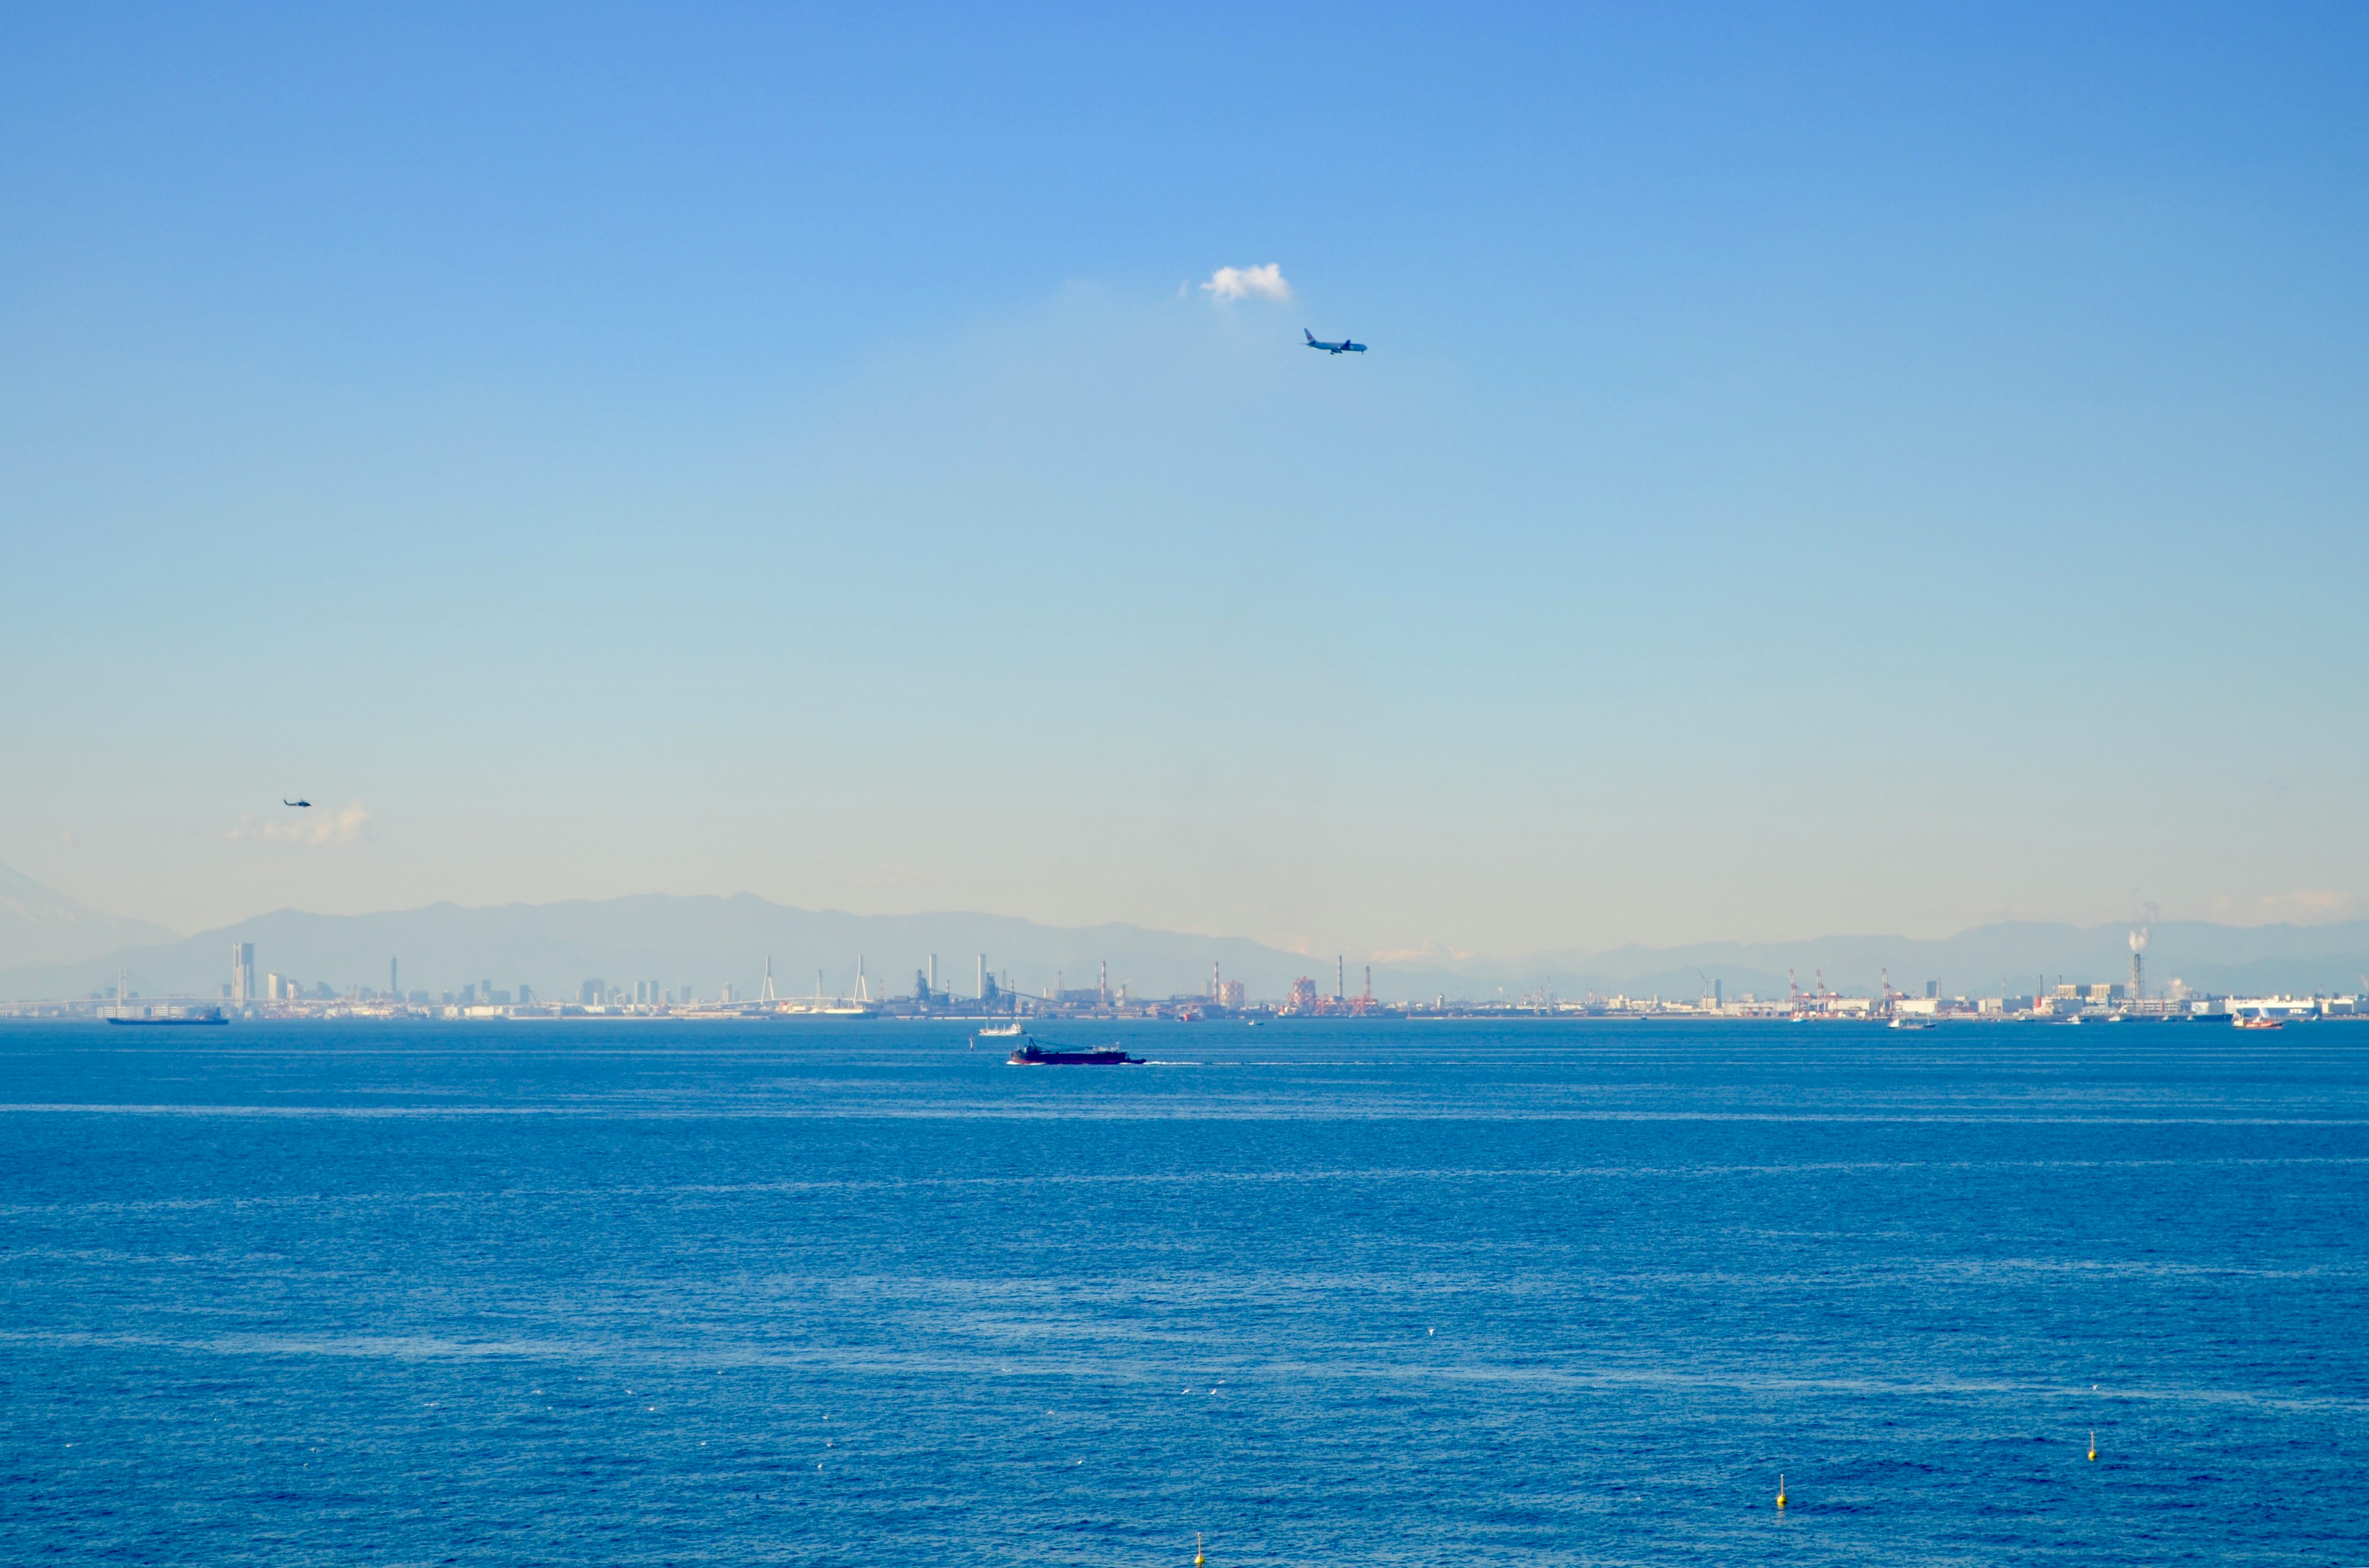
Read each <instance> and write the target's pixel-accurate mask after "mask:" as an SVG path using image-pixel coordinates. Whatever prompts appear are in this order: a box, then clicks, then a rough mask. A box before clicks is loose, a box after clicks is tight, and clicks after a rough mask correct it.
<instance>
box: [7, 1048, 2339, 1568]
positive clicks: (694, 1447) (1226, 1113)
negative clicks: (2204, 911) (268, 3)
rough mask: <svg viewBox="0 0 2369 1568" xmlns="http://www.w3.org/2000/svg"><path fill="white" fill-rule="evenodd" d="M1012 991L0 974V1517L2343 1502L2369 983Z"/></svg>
mask: <svg viewBox="0 0 2369 1568" xmlns="http://www.w3.org/2000/svg"><path fill="white" fill-rule="evenodd" d="M1038 1037H1039V1038H1040V1039H1041V1040H1043V1041H1044V1042H1045V1043H1047V1044H1048V1045H1091V1044H1107V1043H1108V1042H1109V1041H1111V1040H1112V1039H1113V1038H1118V1039H1122V1040H1124V1041H1125V1043H1126V1044H1127V1046H1128V1047H1130V1048H1131V1049H1133V1050H1134V1051H1136V1052H1137V1054H1139V1055H1141V1056H1144V1057H1148V1058H1150V1059H1152V1065H1150V1066H1146V1067H1140V1068H1101V1069H1087V1068H1074V1069H1069V1068H1012V1067H1007V1066H1005V1065H1003V1064H1002V1061H1001V1055H1002V1052H1001V1050H1000V1049H991V1048H990V1046H992V1044H993V1043H992V1042H982V1043H981V1046H980V1048H978V1049H977V1050H972V1049H970V1048H968V1047H967V1036H966V1035H965V1033H964V1031H963V1030H962V1029H961V1028H960V1027H959V1026H956V1025H941V1024H912V1023H899V1022H891V1021H880V1022H873V1023H851V1024H809V1023H781V1022H756V1021H749V1022H739V1023H731V1024H721V1023H717V1024H708V1023H638V1024H606V1023H565V1024H530V1023H510V1024H359V1023H356V1024H233V1025H231V1026H230V1027H228V1028H223V1029H207V1030H123V1029H113V1030H110V1029H107V1028H103V1027H99V1026H96V1025H88V1024H13V1025H0V1280H5V1288H6V1298H5V1306H6V1310H5V1316H0V1562H8V1563H38V1562H158V1563H166V1562H170V1563H190V1562H205V1563H270V1564H315V1563H318V1564H327V1563H338V1564H362V1563H367V1564H389V1565H392V1564H441V1563H463V1564H497V1563H498V1564H511V1563H518V1564H527V1563H536V1564H541V1563H556V1562H583V1563H711V1562H712V1563H765V1562H792V1563H816V1564H824V1563H828V1564H872V1563H882V1564H887V1563H895V1564H899V1565H905V1564H912V1563H921V1562H928V1563H999V1564H1001V1563H1013V1564H1017V1563H1029V1564H1068V1563H1079V1564H1087V1563H1091V1564H1176V1565H1182V1564H1184V1563H1186V1562H1190V1561H1191V1559H1192V1555H1193V1546H1194V1539H1195V1537H1196V1534H1197V1535H1200V1536H1202V1537H1203V1538H1205V1539H1206V1540H1207V1555H1208V1562H1209V1563H1210V1565H1211V1568H1235V1565H1237V1564H1285V1563H1288V1564H1324V1563H1356V1564H1363V1565H1392V1564H1414V1563H1423V1564H1451V1563H1453V1564H1487V1563H1509V1564H1510V1563H1524V1564H1535V1563H1670V1562H1700V1563H1720V1564H1737V1563H1821V1564H1824V1563H1883V1564H1889V1565H1893V1568H1905V1565H1916V1564H1938V1563H2000V1562H2015V1561H2060V1562H2069V1561H2079V1562H2090V1563H2157V1562H2215V1563H2315V1564H2317V1563H2329V1562H2369V1026H2358V1025H2348V1024H2322V1025H2318V1026H2315V1027H2295V1028H2290V1029H2287V1030H2283V1031H2281V1032H2280V1033H2278V1034H2275V1035H2272V1036H2251V1037H2249V1036H2241V1035H2237V1034H2234V1033H2232V1032H2230V1031H2228V1030H2226V1029H2214V1028H2209V1027H2203V1026H2195V1025H2179V1024H2154V1025H2149V1024H2129V1025H2123V1026H2119V1027H2112V1028H2104V1029H2098V1028H2083V1029H2068V1028H2062V1027H2057V1028H2050V1027H2042V1026H2022V1025H1999V1026H1983V1027H1965V1028H1945V1029H1938V1030H1930V1031H1922V1032H1915V1033H1898V1032H1889V1031H1883V1030H1880V1029H1873V1028H1869V1027H1865V1026H1859V1025H1818V1026H1793V1025H1785V1024H1720V1025H1708V1024H1664V1023H1633V1022H1632V1023H1604V1022H1593V1023H1550V1022H1516V1023H1445V1024H1443V1023H1329V1024H1328V1023H1308V1024H1289V1023H1284V1024H1275V1025H1271V1026H1269V1027H1266V1028H1263V1029H1255V1030H1253V1029H1245V1028H1243V1027H1242V1026H1241V1025H1240V1024H1214V1023H1211V1024H1188V1025H1179V1024H1147V1025H1136V1026H1119V1027H1114V1026H1112V1025H1107V1024H1105V1025H1099V1026H1096V1025H1084V1024H1072V1025H1048V1026H1047V1027H1045V1028H1043V1029H1040V1030H1039V1031H1038ZM2093 1431H2094V1432H2095V1434H2096V1443H2097V1458H2096V1459H2095V1460H2094V1461H2092V1460H2090V1459H2088V1458H2086V1457H2085V1456H2086V1455H2087V1454H2088V1452H2089V1441H2090V1435H2091V1433H2092V1432H2093ZM1780 1473H1781V1474H1782V1475H1783V1477H1784V1482H1785V1487H1786V1490H1787V1493H1788V1494H1789V1503H1790V1506H1788V1507H1787V1508H1785V1509H1784V1510H1783V1511H1782V1512H1781V1513H1780V1511H1779V1510H1778V1509H1777V1508H1776V1506H1775V1497H1776V1493H1777V1488H1778V1480H1779V1476H1780Z"/></svg>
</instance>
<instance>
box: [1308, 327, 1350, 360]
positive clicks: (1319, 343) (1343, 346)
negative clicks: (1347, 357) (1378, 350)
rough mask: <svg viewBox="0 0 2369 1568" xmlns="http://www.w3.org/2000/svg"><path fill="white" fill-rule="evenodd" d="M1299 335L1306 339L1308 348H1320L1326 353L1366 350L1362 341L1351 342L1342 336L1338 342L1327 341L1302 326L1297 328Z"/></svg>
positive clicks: (1347, 352)
mask: <svg viewBox="0 0 2369 1568" xmlns="http://www.w3.org/2000/svg"><path fill="white" fill-rule="evenodd" d="M1299 335H1300V336H1301V337H1302V338H1307V339H1308V346H1309V347H1310V348H1311V349H1323V350H1324V351H1325V352H1326V353H1328V354H1362V353H1364V352H1365V351H1366V346H1365V345H1364V344H1363V343H1352V342H1350V341H1349V340H1348V339H1347V338H1342V339H1341V341H1339V342H1338V343H1327V342H1325V341H1324V340H1323V339H1322V338H1319V337H1317V336H1316V334H1314V333H1313V332H1310V331H1309V330H1308V328H1306V327H1304V326H1303V327H1301V328H1300V329H1299Z"/></svg>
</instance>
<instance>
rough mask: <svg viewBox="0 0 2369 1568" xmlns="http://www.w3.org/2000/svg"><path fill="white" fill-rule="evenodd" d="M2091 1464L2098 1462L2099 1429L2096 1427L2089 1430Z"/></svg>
mask: <svg viewBox="0 0 2369 1568" xmlns="http://www.w3.org/2000/svg"><path fill="white" fill-rule="evenodd" d="M2089 1462H2090V1463H2091V1464H2096V1463H2097V1462H2098V1429H2097V1428H2096V1427H2094V1426H2092V1427H2090V1428H2089Z"/></svg>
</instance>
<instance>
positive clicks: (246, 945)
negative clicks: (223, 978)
mask: <svg viewBox="0 0 2369 1568" xmlns="http://www.w3.org/2000/svg"><path fill="white" fill-rule="evenodd" d="M230 999H231V1000H232V1001H240V1002H246V1001H254V1000H255V944H254V943H252V942H234V943H232V944H230Z"/></svg>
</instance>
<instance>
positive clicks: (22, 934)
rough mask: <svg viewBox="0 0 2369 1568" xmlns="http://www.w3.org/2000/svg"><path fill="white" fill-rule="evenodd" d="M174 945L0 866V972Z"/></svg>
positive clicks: (154, 929)
mask: <svg viewBox="0 0 2369 1568" xmlns="http://www.w3.org/2000/svg"><path fill="white" fill-rule="evenodd" d="M176 940H177V933H175V932H172V931H169V930H167V929H166V928H165V927H164V926H161V925H157V924H154V923H153V922H152V921H135V920H125V919H123V918H122V917H120V916H119V915H107V914H101V913H99V912H98V911H97V910H94V909H92V908H91V907H90V906H89V905H87V904H84V903H80V902H77V901H76V900H74V899H73V898H67V897H66V896H65V895H64V894H63V893H61V892H59V891H58V890H57V889H56V888H54V887H43V886H42V885H41V884H40V883H39V882H36V881H34V880H33V879H32V878H31V877H29V876H26V875H25V874H24V873H23V872H21V871H17V870H14V869H12V868H11V867H8V866H6V865H0V970H6V969H16V968H21V967H25V966H27V965H31V964H72V963H75V962H77V961H79V960H83V959H89V958H97V957H99V956H102V955H105V954H109V953H112V952H114V951H115V950H116V949H118V948H120V947H132V946H141V945H145V944H152V943H159V942H172V941H176Z"/></svg>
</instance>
